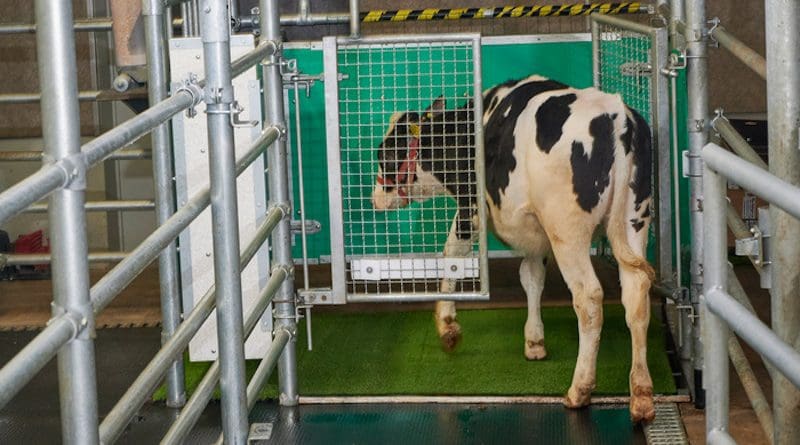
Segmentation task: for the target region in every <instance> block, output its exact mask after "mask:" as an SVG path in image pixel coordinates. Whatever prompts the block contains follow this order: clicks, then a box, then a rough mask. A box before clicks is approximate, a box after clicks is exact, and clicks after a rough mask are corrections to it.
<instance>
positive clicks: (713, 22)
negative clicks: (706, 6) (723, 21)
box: [706, 17, 720, 48]
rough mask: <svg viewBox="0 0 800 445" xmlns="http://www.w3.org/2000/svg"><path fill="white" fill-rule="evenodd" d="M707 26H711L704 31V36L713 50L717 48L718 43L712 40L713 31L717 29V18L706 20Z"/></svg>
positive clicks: (718, 21)
mask: <svg viewBox="0 0 800 445" xmlns="http://www.w3.org/2000/svg"><path fill="white" fill-rule="evenodd" d="M708 24H709V25H711V27H710V28H708V31H706V35H707V36H708V40H709V43H708V44H709V46H713V47H714V48H719V41H717V39H715V38H714V31H715V30H716V29H717V28H719V24H720V20H719V17H713V18H710V19H708Z"/></svg>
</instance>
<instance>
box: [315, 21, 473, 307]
mask: <svg viewBox="0 0 800 445" xmlns="http://www.w3.org/2000/svg"><path fill="white" fill-rule="evenodd" d="M324 57H325V72H326V113H327V123H328V125H327V131H328V155H329V162H331V165H330V167H331V171H330V178H331V179H330V181H331V195H330V196H331V198H330V200H331V225H332V228H331V239H332V241H331V244H332V245H331V253H332V255H331V263H332V270H333V288H334V289H333V290H334V292H333V293H334V299H336V298H345V299H347V300H348V301H356V300H358V301H398V300H425V299H440V298H450V299H474V298H485V297H487V296H488V284H487V279H486V267H485V266H486V260H485V257H486V236H485V224H483V221H484V220H485V208H484V207H485V202H484V199H483V174H481V173H479V172H482V171H483V170H482V167H483V149H482V145H483V144H482V143H483V137H482V129H481V118H480V117H481V115H482V110H481V100H480V98H481V87H480V77H479V76H480V71H479V67H480V65H479V38H478V36H476V35H453V36H442V35H439V36H435V37H434V36H432V37H427V38H426V37H421V36H404V37H399V36H398V37H392V38H380V39H375V38H373V39H361V40H345V39H339V40H336V39H334V38H330V39H326V40H325V56H324ZM328 79H330V80H333V82H331V81H329V80H328ZM451 229H452V230H451ZM451 232H452V234H451ZM448 237H450V238H451V239H450V241H449V242H448ZM442 279H450V280H452V283H453V285H452V286H449V285H448V286H447V289H446V292H442V287H441V286H442V285H441V282H442Z"/></svg>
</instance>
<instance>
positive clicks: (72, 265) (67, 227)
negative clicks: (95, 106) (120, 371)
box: [35, 0, 98, 444]
mask: <svg viewBox="0 0 800 445" xmlns="http://www.w3.org/2000/svg"><path fill="white" fill-rule="evenodd" d="M35 10H36V23H37V24H38V26H40V27H41V31H40V32H37V33H36V51H37V55H38V57H37V59H38V65H39V85H41V90H42V99H41V109H42V135H43V140H44V147H45V149H46V150H47V156H46V159H45V161H44V162H46V163H50V162H65V161H66V162H68V163H69V164H70V165H71V169H69V170H68V171H67V174H68V181H69V182H68V183H65V184H63V187H64V188H61V189H59V190H57V191H56V192H55V193H53V195H52V196H51V197H50V209H49V212H48V217H49V221H50V222H51V224H50V250H51V252H52V255H53V261H52V265H51V273H52V283H53V315H56V316H57V315H59V314H61V313H62V312H66V313H69V314H72V315H73V316H74V317H76V318H78V319H79V320H80V324H81V325H82V329H81V330H80V331H79V332H78V333H77V334H76V335H75V337H74V338H72V339H71V340H70V341H69V342H68V343H67V344H65V345H64V346H63V347H62V348H61V349H60V350H59V352H58V388H59V397H58V399H59V404H60V407H61V410H60V412H61V431H62V433H61V437H62V441H63V443H65V444H78V443H80V444H96V443H98V435H97V379H96V376H95V353H94V314H93V313H92V307H91V303H90V300H89V262H88V260H87V256H88V251H89V248H88V242H87V233H86V214H85V213H84V212H83V206H84V201H85V200H86V182H85V181H86V169H85V166H84V165H81V163H80V162H71V160H72V159H75V158H76V157H77V158H79V157H80V152H81V137H80V122H79V119H80V110H79V107H78V94H77V93H78V69H77V62H76V56H75V34H74V30H73V23H72V3H71V2H55V3H53V2H51V1H48V0H36V2H35ZM43 168H46V167H43Z"/></svg>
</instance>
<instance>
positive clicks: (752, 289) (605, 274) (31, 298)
mask: <svg viewBox="0 0 800 445" xmlns="http://www.w3.org/2000/svg"><path fill="white" fill-rule="evenodd" d="M518 264H519V260H518V259H506V260H499V261H493V262H492V267H491V269H492V270H491V278H492V280H491V282H492V301H491V302H490V303H488V305H490V306H492V307H521V306H524V305H525V304H526V302H525V297H524V292H523V291H522V289H521V287H520V285H519V279H518V275H517V270H518ZM325 269H326V268H322V269H321V270H315V273H314V274H313V280H312V285H316V284H318V283H315V282H316V281H321V282H325V280H327V277H326V275H327V273H326V270H325ZM596 269H597V272H598V276H599V278H600V280H601V283H602V284H603V287H604V289H605V291H606V301H609V302H613V301H619V286H618V284H617V283H618V280H617V274H616V270H615V269H614V268H613V267H611V266H609V265H608V264H606V263H603V262H596ZM736 272H737V275H738V276H739V277H740V279H741V280H742V282H743V284H744V287H745V290H747V291H748V292H749V293H750V295H751V298H752V300H753V304H754V305H755V307H756V309H757V311H758V312H759V315H760V316H761V317H762V319H764V320H766V321H768V317H769V295H768V293H767V292H766V291H764V290H761V289H760V288H758V275H757V273H756V272H755V271H754V270H753V269H752V268H750V267H748V266H740V267H737V269H736ZM102 273H103V271H102V270H100V269H94V270H93V272H92V279H93V281H96V280H97V279H99V277H100V276H102ZM297 277H298V280H301V279H302V278H301V277H300V272H299V271H298V275H297ZM157 278H158V274H157V272H156V271H155V270H153V269H149V270H148V271H146V272H145V273H144V274H143V275H142V276H141V277H140V278H138V279H137V280H136V281H134V283H132V284H131V286H129V287H128V289H126V291H125V292H123V294H122V295H121V296H120V297H118V298H117V299H116V300H115V301H114V302H113V303H112V305H111V306H110V307H109V308H108V309H106V310H105V311H104V312H103V313H102V314H101V315H100V317H99V319H98V326H100V327H143V326H154V325H156V324H157V323H158V322H159V317H160V315H159V301H158V293H159V291H158V282H157ZM50 295H51V291H50V282H49V281H46V280H39V281H0V330H6V331H7V330H25V329H32V328H36V327H37V326H39V327H40V326H43V325H44V323H45V322H46V320H47V319H48V318H49V317H50ZM568 295H569V293H568V290H567V288H566V286H565V284H564V282H563V280H562V279H561V277H560V274H559V272H558V270H557V268H556V267H555V264H553V263H552V262H551V263H550V264H548V268H547V286H546V288H545V292H544V295H543V303H544V304H549V305H563V304H569V298H568ZM485 305H487V303H464V304H461V305H460V307H483V306H485ZM420 306H423V307H431V308H432V304H431V303H415V304H395V305H347V306H346V307H336V308H333V307H326V308H322V307H321V308H319V309H318V310H348V311H349V310H353V311H357V310H364V309H369V310H397V309H401V308H402V309H412V308H418V307H420ZM100 335H101V336H102V335H104V334H102V333H101V334H100ZM150 343H152V345H150V346H149V347H150V348H153V351H155V349H157V346H158V339H157V337H154V338H153V339H152V341H151V342H150ZM744 348H745V352H746V354H747V355H748V358H749V359H750V361H751V363H753V367H754V370H755V372H756V376H757V378H758V379H759V381H760V382H761V384H762V386H763V388H764V391H765V393H766V394H767V397H768V398H769V399H771V387H770V380H769V376H768V374H767V372H766V369H765V368H764V367H763V365H762V364H761V361H760V358H759V357H758V356H757V354H755V353H754V352H753V351H752V350H750V349H749V348H748V347H747V346H746V345H744ZM148 354H150V355H152V354H151V353H148ZM143 363H144V362H143ZM731 373H732V375H731V433H732V435H733V437H734V438H735V439H736V440H737V441H738V442H739V443H742V444H755V445H759V444H766V443H768V442H767V441H766V438H765V436H764V434H763V432H762V430H761V427H760V425H759V424H758V421H757V419H756V417H755V415H754V413H753V411H752V409H751V408H750V405H749V402H748V401H747V398H746V396H745V394H744V391H743V390H742V389H741V386H740V384H739V382H738V378H737V377H736V376H735V374H734V373H733V371H731ZM120 383H121V384H122V382H120ZM123 388H124V386H120V387H119V389H118V390H120V391H121V390H122V389H123ZM52 389H53V390H55V387H53V388H52ZM12 403H13V402H12ZM109 408H110V407H109ZM681 412H682V416H683V419H684V422H685V426H686V430H687V433H688V435H689V438H690V441H691V443H692V444H703V443H705V441H704V439H703V436H704V434H703V430H704V417H703V412H702V411H699V410H696V409H694V408H693V407H692V406H691V404H684V405H682V406H681Z"/></svg>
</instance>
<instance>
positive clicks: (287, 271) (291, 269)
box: [271, 264, 294, 278]
mask: <svg viewBox="0 0 800 445" xmlns="http://www.w3.org/2000/svg"><path fill="white" fill-rule="evenodd" d="M277 271H283V272H284V273H285V274H286V278H292V277H294V267H293V266H289V265H287V264H278V265H276V266H274V267H273V268H272V271H271V273H275V272H277Z"/></svg>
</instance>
